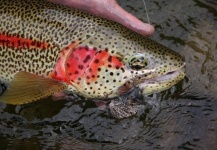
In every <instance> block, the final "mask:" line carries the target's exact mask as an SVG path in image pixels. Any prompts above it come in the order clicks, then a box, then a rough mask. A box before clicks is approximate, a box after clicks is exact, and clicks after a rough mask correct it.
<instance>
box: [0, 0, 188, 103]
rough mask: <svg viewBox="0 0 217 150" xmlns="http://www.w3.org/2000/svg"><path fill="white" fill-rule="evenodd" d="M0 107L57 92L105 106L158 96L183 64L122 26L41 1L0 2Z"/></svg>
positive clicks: (178, 75)
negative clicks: (123, 98)
mask: <svg viewBox="0 0 217 150" xmlns="http://www.w3.org/2000/svg"><path fill="white" fill-rule="evenodd" d="M0 6H1V7H0V21H1V23H0V79H1V81H2V82H3V83H6V84H8V86H9V87H8V89H7V90H6V91H5V92H4V93H3V94H2V96H0V101H1V102H5V103H9V104H24V103H29V102H33V101H36V100H39V99H42V98H45V97H47V96H50V95H52V94H53V93H55V92H59V91H63V90H66V91H71V92H73V93H77V94H79V95H82V96H84V97H86V98H99V99H106V98H113V97H118V96H120V95H123V94H125V93H127V92H129V91H131V90H132V89H133V88H135V87H137V88H139V89H140V90H141V91H142V93H143V94H152V93H156V92H161V91H163V90H166V89H168V88H170V87H171V86H173V85H174V84H176V83H177V82H179V81H180V80H181V79H183V78H184V76H185V74H184V72H183V69H182V68H183V67H184V61H183V58H182V57H181V56H180V55H179V54H177V53H176V52H174V51H171V50H169V49H168V48H166V47H164V46H162V45H160V44H158V43H156V42H154V41H152V40H151V39H149V38H146V37H143V36H141V35H139V34H137V33H135V32H133V31H131V30H129V29H127V28H125V27H123V26H122V25H120V24H118V23H115V22H112V21H108V20H105V19H101V18H98V17H95V16H93V15H90V14H87V13H84V12H81V11H78V10H74V9H72V8H68V7H64V6H60V5H56V4H52V3H49V2H46V1H44V0H7V1H5V0H0Z"/></svg>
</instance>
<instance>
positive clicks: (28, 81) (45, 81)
mask: <svg viewBox="0 0 217 150" xmlns="http://www.w3.org/2000/svg"><path fill="white" fill-rule="evenodd" d="M64 89H66V85H64V84H62V83H60V82H58V81H55V80H53V79H50V78H44V77H41V76H38V75H34V74H31V73H27V72H23V71H22V72H18V73H17V74H16V75H15V77H14V79H13V80H12V82H11V84H10V86H9V88H8V90H6V91H5V93H4V94H3V95H2V96H1V97H0V101H1V102H5V103H8V104H14V105H17V104H25V103H30V102H33V101H36V100H40V99H42V98H45V97H48V96H50V95H52V94H54V93H55V92H59V91H62V90H64Z"/></svg>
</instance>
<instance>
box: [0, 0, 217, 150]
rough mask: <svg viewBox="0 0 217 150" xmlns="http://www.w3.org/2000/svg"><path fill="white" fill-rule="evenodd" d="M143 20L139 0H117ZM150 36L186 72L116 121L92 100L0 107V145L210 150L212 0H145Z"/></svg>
mask: <svg viewBox="0 0 217 150" xmlns="http://www.w3.org/2000/svg"><path fill="white" fill-rule="evenodd" d="M119 3H120V4H121V5H122V6H123V7H124V8H125V9H126V10H128V11H129V12H131V13H133V14H134V15H136V16H137V17H138V18H140V19H142V20H146V14H145V9H144V5H143V2H142V0H119ZM146 5H147V7H148V13H149V17H150V21H151V23H152V24H154V25H155V28H156V32H155V33H154V35H153V37H152V39H154V40H156V41H158V42H159V43H161V44H163V45H165V46H168V47H169V48H171V49H173V50H175V51H177V52H178V53H180V54H181V55H183V56H184V57H185V60H186V74H187V77H186V78H185V79H184V80H183V81H182V82H181V83H179V84H178V85H177V86H175V87H173V88H171V89H170V90H168V91H165V92H163V93H160V94H157V95H153V96H152V97H149V98H147V100H146V101H147V103H148V105H147V106H144V108H143V109H141V111H140V112H139V113H138V114H137V115H136V116H133V117H130V118H127V119H122V120H117V119H114V118H113V117H112V116H111V114H110V113H109V111H108V110H105V111H101V110H99V109H98V108H97V107H96V106H95V104H94V102H92V101H83V100H79V99H78V100H77V101H56V102H53V101H52V100H49V99H48V100H44V101H39V102H36V103H32V104H28V105H25V106H17V107H15V106H9V105H7V106H6V105H5V104H2V103H1V104H0V113H1V115H0V143H1V144H0V149H1V150H3V149H31V150H34V149H35V150H38V149H87V150H94V149H105V150H109V149H124V150H125V149H127V150H131V149H132V150H137V149H138V150H139V149H141V150H143V149H145V150H152V149H166V150H174V149H180V150H182V149H183V150H191V149H192V150H193V149H209V150H214V149H217V1H216V0H146Z"/></svg>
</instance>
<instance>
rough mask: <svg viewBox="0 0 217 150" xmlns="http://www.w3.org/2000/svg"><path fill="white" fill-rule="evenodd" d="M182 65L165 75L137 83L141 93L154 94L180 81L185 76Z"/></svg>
mask: <svg viewBox="0 0 217 150" xmlns="http://www.w3.org/2000/svg"><path fill="white" fill-rule="evenodd" d="M184 71H185V69H184V65H183V67H182V68H180V69H179V70H175V71H170V72H168V73H166V74H165V75H162V76H159V77H156V78H151V79H147V80H145V81H144V82H142V83H139V84H138V87H139V89H141V90H142V93H143V94H147V95H149V94H154V93H158V92H162V91H164V90H167V89H169V88H171V87H172V86H173V85H175V84H176V83H178V82H179V81H181V80H182V79H183V78H184V77H185V73H184Z"/></svg>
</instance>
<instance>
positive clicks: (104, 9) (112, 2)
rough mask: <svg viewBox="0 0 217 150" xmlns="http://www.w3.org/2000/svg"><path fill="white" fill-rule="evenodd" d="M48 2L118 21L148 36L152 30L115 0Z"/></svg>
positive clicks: (58, 0) (152, 28) (62, 0)
mask: <svg viewBox="0 0 217 150" xmlns="http://www.w3.org/2000/svg"><path fill="white" fill-rule="evenodd" d="M48 1H50V2H54V3H58V4H63V5H66V6H70V7H73V8H77V9H80V10H83V11H86V12H89V13H92V14H94V15H96V16H99V17H102V18H106V19H109V20H113V21H115V22H118V23H120V24H122V25H124V26H126V27H127V28H129V29H131V30H133V31H135V32H137V33H139V34H142V35H144V36H150V35H152V34H153V32H154V27H153V26H152V25H150V24H147V23H144V22H142V21H140V20H139V19H137V18H136V17H135V16H133V15H132V14H130V13H128V12H126V11H125V10H124V9H123V8H122V7H120V5H119V4H118V3H117V2H116V0H48Z"/></svg>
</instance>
